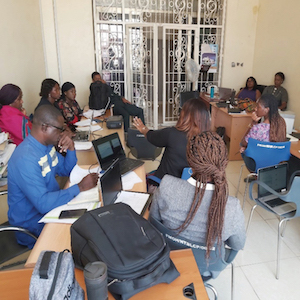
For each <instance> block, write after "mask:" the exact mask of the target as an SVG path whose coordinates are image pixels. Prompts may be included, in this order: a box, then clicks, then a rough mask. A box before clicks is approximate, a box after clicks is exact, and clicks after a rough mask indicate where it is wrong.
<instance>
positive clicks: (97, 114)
mask: <svg viewBox="0 0 300 300" xmlns="http://www.w3.org/2000/svg"><path fill="white" fill-rule="evenodd" d="M104 114H105V109H104V108H103V109H99V110H93V109H89V110H88V111H86V112H84V113H83V115H84V116H85V117H86V118H88V119H90V118H91V117H92V116H93V118H97V117H100V116H102V115H104Z"/></svg>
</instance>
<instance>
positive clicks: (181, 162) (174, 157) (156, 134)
mask: <svg viewBox="0 0 300 300" xmlns="http://www.w3.org/2000/svg"><path fill="white" fill-rule="evenodd" d="M133 124H134V126H135V127H136V128H137V129H138V131H139V132H140V133H142V134H143V135H144V136H145V137H146V138H147V140H148V141H149V142H150V143H151V144H153V145H155V146H157V147H165V151H164V154H163V157H162V159H161V162H160V164H159V166H158V168H157V170H156V171H155V174H154V175H155V176H156V177H158V178H160V179H162V178H163V177H164V175H165V174H169V175H172V176H175V177H179V178H180V177H181V174H182V171H183V169H184V168H185V167H188V162H187V158H186V145H187V140H188V139H189V138H191V137H192V136H194V135H197V134H199V133H201V132H202V131H206V130H209V129H210V114H209V111H208V108H207V106H206V104H205V102H204V101H202V100H199V99H196V98H194V99H190V100H188V101H186V102H185V103H184V105H183V106H182V110H181V112H180V115H179V119H178V121H177V124H176V125H175V127H167V128H163V129H160V130H149V128H148V127H147V126H145V125H144V124H143V122H142V120H141V119H139V118H137V117H136V118H134V119H133ZM153 189H155V188H154V187H150V191H151V190H152V191H153Z"/></svg>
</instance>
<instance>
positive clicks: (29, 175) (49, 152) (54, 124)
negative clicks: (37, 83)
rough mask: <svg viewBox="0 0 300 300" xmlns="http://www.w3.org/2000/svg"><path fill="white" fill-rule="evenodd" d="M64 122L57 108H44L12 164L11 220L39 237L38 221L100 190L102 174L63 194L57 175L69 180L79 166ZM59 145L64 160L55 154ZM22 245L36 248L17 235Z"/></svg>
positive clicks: (30, 240)
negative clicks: (65, 130) (62, 206)
mask: <svg viewBox="0 0 300 300" xmlns="http://www.w3.org/2000/svg"><path fill="white" fill-rule="evenodd" d="M63 126H64V118H63V116H62V115H61V113H60V111H59V110H58V109H56V108H55V107H54V106H50V105H42V106H41V107H39V108H38V109H37V110H36V111H35V114H34V117H33V124H32V130H31V133H30V134H29V135H28V137H27V138H26V139H25V140H24V141H23V142H22V143H21V144H20V145H19V146H18V147H17V148H16V150H15V151H14V153H13V155H12V156H11V158H10V160H9V162H8V198H7V201H8V207H9V209H8V220H9V223H10V224H11V225H14V226H21V227H23V228H26V229H28V230H29V231H30V232H31V233H33V234H35V235H37V236H38V235H39V234H40V233H41V231H42V229H43V226H44V224H41V223H38V221H39V220H40V219H41V218H42V217H43V216H44V215H45V214H46V213H48V212H49V211H50V210H52V209H53V208H55V207H57V206H60V205H63V204H66V203H68V202H69V201H70V200H71V199H73V198H74V197H75V196H77V195H78V194H79V192H82V191H85V190H89V189H91V188H93V187H95V186H96V184H97V181H98V174H96V173H93V174H89V175H87V176H86V177H84V178H83V179H82V181H81V182H80V183H78V184H76V185H73V186H72V187H70V188H68V189H64V190H60V188H59V185H58V183H57V181H56V179H55V176H56V174H58V175H60V176H69V175H70V172H71V170H72V169H73V167H74V166H75V165H76V162H77V158H76V152H75V150H74V142H73V141H72V140H71V139H70V138H69V137H68V136H66V135H62V132H63V131H64V127H63ZM56 145H58V147H59V148H60V152H61V153H62V152H63V153H65V154H66V155H65V156H63V155H62V154H61V153H58V152H57V151H56V150H55V147H54V146H56ZM17 240H18V243H20V244H22V245H27V246H28V247H30V248H32V247H33V243H34V241H33V240H32V239H31V238H30V237H28V236H24V234H23V235H22V233H18V234H17Z"/></svg>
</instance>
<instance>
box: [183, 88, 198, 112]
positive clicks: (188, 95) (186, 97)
mask: <svg viewBox="0 0 300 300" xmlns="http://www.w3.org/2000/svg"><path fill="white" fill-rule="evenodd" d="M193 98H196V99H200V93H199V91H188V92H182V93H180V95H179V107H180V108H182V106H183V104H184V103H185V102H186V101H188V100H190V99H193Z"/></svg>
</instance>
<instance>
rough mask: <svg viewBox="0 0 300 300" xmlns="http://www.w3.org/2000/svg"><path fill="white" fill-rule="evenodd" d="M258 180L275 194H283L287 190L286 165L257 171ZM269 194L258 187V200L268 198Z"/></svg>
mask: <svg viewBox="0 0 300 300" xmlns="http://www.w3.org/2000/svg"><path fill="white" fill-rule="evenodd" d="M258 180H260V181H262V182H264V183H265V184H267V185H268V186H269V187H270V188H272V189H273V190H275V191H276V192H284V191H286V188H287V163H283V164H279V165H275V166H271V167H267V168H261V169H258ZM268 195H270V193H269V192H268V191H267V190H266V189H264V188H263V187H261V186H258V198H261V197H264V196H268Z"/></svg>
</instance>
